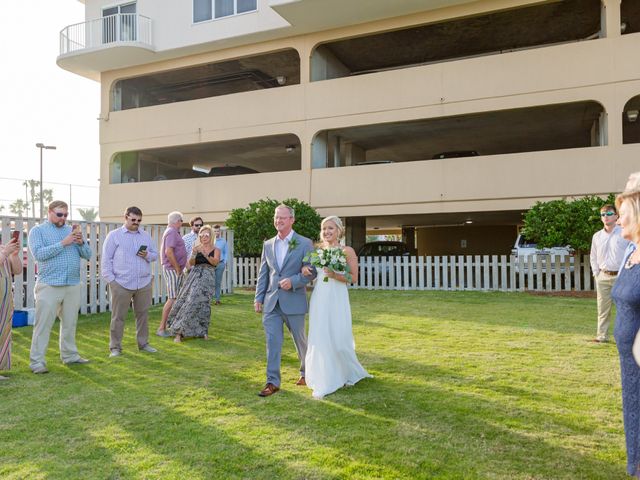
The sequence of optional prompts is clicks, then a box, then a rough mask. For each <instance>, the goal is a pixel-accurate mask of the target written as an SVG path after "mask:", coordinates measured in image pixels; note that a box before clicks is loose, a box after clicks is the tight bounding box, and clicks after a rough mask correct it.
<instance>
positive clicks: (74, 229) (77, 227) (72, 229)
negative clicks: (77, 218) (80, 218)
mask: <svg viewBox="0 0 640 480" xmlns="http://www.w3.org/2000/svg"><path fill="white" fill-rule="evenodd" d="M78 230H80V225H78V224H77V223H75V224H74V225H73V226H72V227H71V231H72V232H74V233H75V232H77V231H78Z"/></svg>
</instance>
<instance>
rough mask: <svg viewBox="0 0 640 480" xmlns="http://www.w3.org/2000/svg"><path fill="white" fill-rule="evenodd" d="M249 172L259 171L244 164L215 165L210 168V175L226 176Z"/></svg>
mask: <svg viewBox="0 0 640 480" xmlns="http://www.w3.org/2000/svg"><path fill="white" fill-rule="evenodd" d="M248 173H259V172H258V171H257V170H254V169H253V168H249V167H244V166H242V165H224V166H222V167H213V168H212V169H211V170H209V176H210V177H226V176H228V175H246V174H248Z"/></svg>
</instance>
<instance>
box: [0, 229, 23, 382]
mask: <svg viewBox="0 0 640 480" xmlns="http://www.w3.org/2000/svg"><path fill="white" fill-rule="evenodd" d="M20 250H21V248H20V244H19V243H18V238H13V239H12V240H11V241H10V242H9V243H7V244H6V245H0V372H2V371H6V370H10V369H11V321H12V318H13V292H12V290H11V277H12V275H16V274H18V273H20V272H21V271H22V259H21V256H19V255H18V252H19V251H20ZM8 379H9V378H8V377H5V376H2V375H0V380H8Z"/></svg>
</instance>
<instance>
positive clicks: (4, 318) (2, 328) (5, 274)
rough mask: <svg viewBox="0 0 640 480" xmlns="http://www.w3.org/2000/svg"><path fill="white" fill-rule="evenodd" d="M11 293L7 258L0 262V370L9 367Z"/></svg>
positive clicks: (11, 313) (11, 314)
mask: <svg viewBox="0 0 640 480" xmlns="http://www.w3.org/2000/svg"><path fill="white" fill-rule="evenodd" d="M12 317H13V294H12V291H11V273H10V269H9V260H8V259H7V260H5V261H4V262H2V263H1V264H0V370H9V369H10V368H11V320H12Z"/></svg>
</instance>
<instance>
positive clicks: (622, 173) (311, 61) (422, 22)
mask: <svg viewBox="0 0 640 480" xmlns="http://www.w3.org/2000/svg"><path fill="white" fill-rule="evenodd" d="M84 3H85V5H86V22H85V23H82V24H79V25H71V26H68V27H66V28H64V29H63V30H62V32H61V39H60V41H61V53H60V56H59V57H58V64H59V65H60V66H61V67H63V68H66V69H68V70H71V71H73V72H76V73H78V74H80V75H84V76H87V77H89V78H93V79H95V80H97V81H99V82H101V85H102V102H101V103H102V112H101V114H100V118H99V124H100V141H101V180H102V181H101V194H100V204H101V205H100V207H101V208H100V210H101V217H102V218H103V219H105V220H115V219H117V218H119V217H120V215H121V212H122V211H123V209H124V207H125V206H127V205H131V204H137V205H139V206H140V207H141V208H142V209H143V210H144V212H145V220H149V221H154V222H158V223H160V222H163V221H164V219H165V214H166V212H168V211H171V210H175V209H178V210H181V211H183V212H184V213H185V215H187V216H188V215H189V214H191V213H198V214H201V215H203V216H204V217H205V218H206V219H207V220H208V221H216V222H223V221H224V220H225V218H226V216H227V214H228V212H229V211H230V210H231V209H233V208H237V207H244V206H246V205H247V204H248V203H249V202H251V201H255V200H258V199H261V198H266V197H270V198H278V199H284V198H287V197H296V198H299V199H301V200H304V201H306V202H309V203H310V204H311V205H312V206H314V207H315V208H317V209H318V210H319V211H320V213H321V214H337V215H340V216H342V217H345V218H346V220H347V225H348V227H349V234H350V241H351V243H353V244H355V245H356V246H357V245H358V244H359V243H361V242H362V241H363V240H364V234H365V232H366V231H369V232H374V231H375V232H399V231H402V232H403V234H404V236H405V238H406V239H407V241H408V242H409V243H410V244H412V243H413V242H415V246H416V247H417V249H418V252H419V253H421V254H433V255H438V254H445V253H451V254H454V253H455V254H463V253H468V254H481V253H507V252H508V251H509V248H510V246H511V244H512V243H513V240H514V239H515V237H516V226H517V225H518V223H520V221H521V216H522V212H523V211H525V210H526V209H527V208H529V207H530V206H531V205H532V204H533V203H535V202H536V201H538V200H549V199H554V198H561V197H567V196H580V195H586V194H603V195H606V194H608V193H609V192H615V191H618V190H620V189H621V188H622V186H623V185H624V183H625V179H626V177H627V175H628V174H629V172H631V171H633V170H638V167H639V166H640V161H639V160H638V158H640V155H639V154H640V146H639V145H638V143H640V126H639V123H640V121H638V112H639V111H640V64H639V63H638V62H637V61H635V59H636V56H637V52H638V51H640V2H637V1H635V0H562V1H539V0H536V1H531V0H528V1H527V0H477V1H469V0H406V1H403V2H389V1H386V0H350V1H344V0H342V1H341V0H323V1H322V2H317V1H315V0H174V1H171V2H169V1H158V0H138V1H137V2H122V3H121V4H119V5H116V6H114V3H113V2H111V1H109V2H108V1H106V0H86V1H85V2H84Z"/></svg>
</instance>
